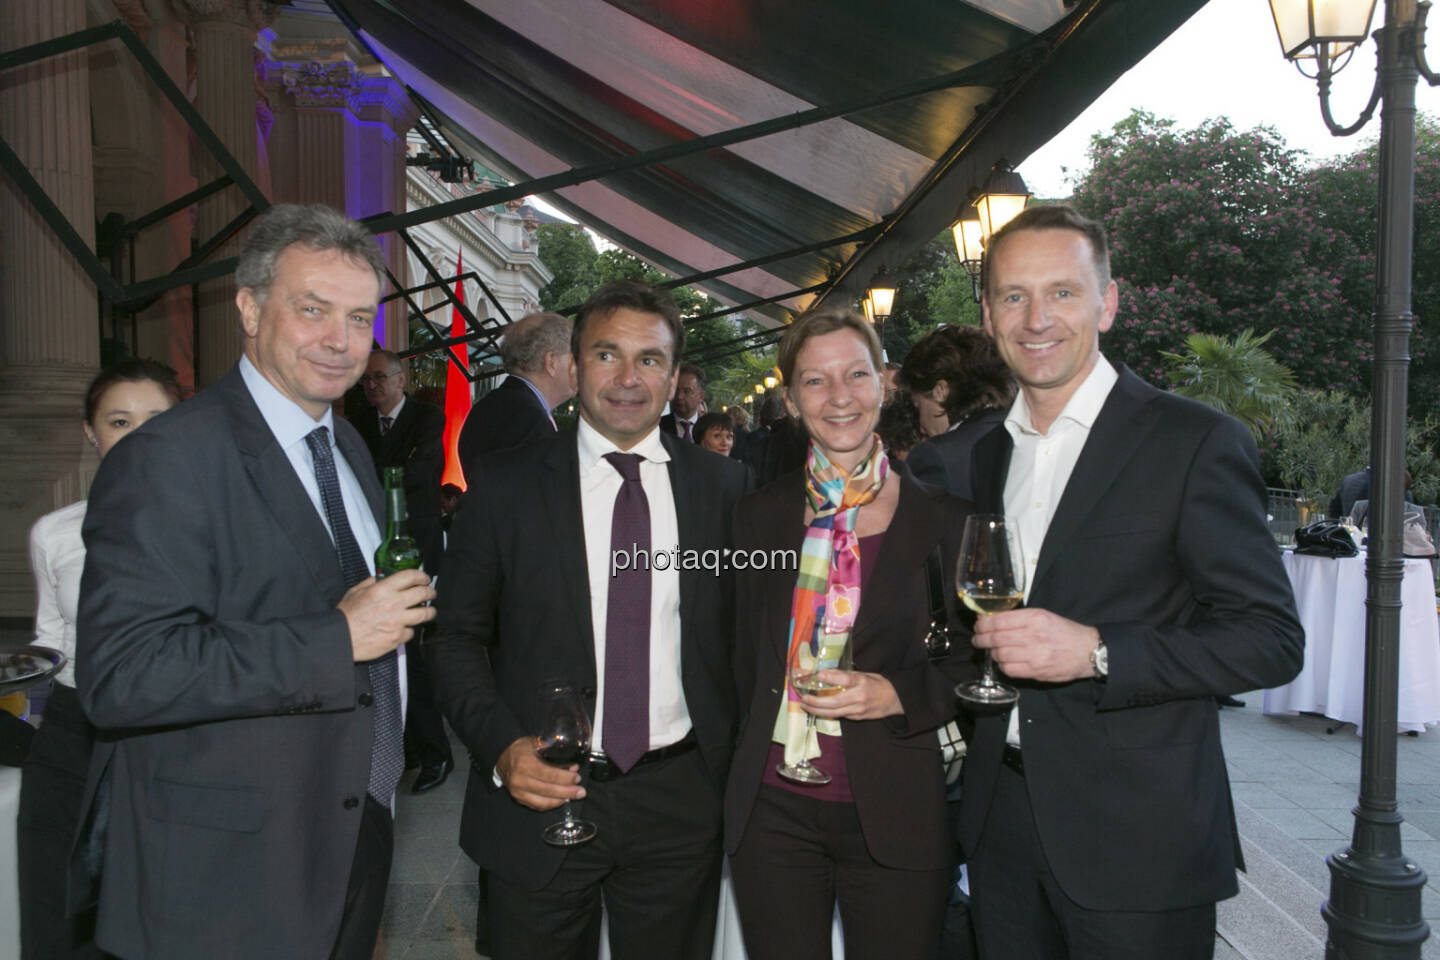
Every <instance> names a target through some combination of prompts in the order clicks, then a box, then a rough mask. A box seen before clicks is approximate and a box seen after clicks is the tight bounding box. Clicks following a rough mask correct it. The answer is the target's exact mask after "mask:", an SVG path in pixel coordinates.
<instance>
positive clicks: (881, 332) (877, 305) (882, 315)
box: [865, 264, 899, 359]
mask: <svg viewBox="0 0 1440 960" xmlns="http://www.w3.org/2000/svg"><path fill="white" fill-rule="evenodd" d="M898 289H899V285H898V284H896V283H895V278H894V277H892V276H890V271H889V270H886V269H885V267H884V265H883V264H882V265H881V267H880V269H879V270H877V271H875V276H873V277H871V278H870V286H868V287H866V288H865V299H866V300H868V301H870V309H871V311H872V313H873V316H871V318H870V319H871V322H873V323H874V324H875V335H876V336H877V337H879V338H880V356H881V358H882V359H885V358H886V354H885V321H886V320H888V319H889V318H890V311H891V310H892V309H893V308H894V306H895V292H896V291H897V290H898Z"/></svg>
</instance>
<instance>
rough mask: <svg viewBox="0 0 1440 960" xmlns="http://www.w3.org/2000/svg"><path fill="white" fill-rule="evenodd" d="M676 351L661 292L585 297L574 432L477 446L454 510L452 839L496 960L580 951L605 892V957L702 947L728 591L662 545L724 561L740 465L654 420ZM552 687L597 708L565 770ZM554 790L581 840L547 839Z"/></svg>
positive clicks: (720, 745) (445, 690) (673, 317)
mask: <svg viewBox="0 0 1440 960" xmlns="http://www.w3.org/2000/svg"><path fill="white" fill-rule="evenodd" d="M684 343H685V334H684V327H683V325H682V324H681V322H680V317H679V313H678V311H677V310H676V308H675V304H674V302H673V301H672V300H671V299H670V297H669V296H668V295H667V294H665V293H663V292H661V291H657V290H655V289H654V288H652V287H649V286H646V285H645V284H641V283H635V282H633V281H628V280H627V281H616V282H615V283H611V284H607V285H606V286H604V287H601V288H600V289H599V290H597V291H596V292H595V293H594V294H593V295H592V296H591V297H590V299H589V300H588V301H586V303H585V305H584V306H583V307H582V308H581V310H580V314H579V316H578V317H577V319H576V321H575V330H574V333H573V335H572V338H571V345H572V350H573V353H574V356H575V360H576V367H577V379H578V385H579V393H578V397H579V408H580V420H579V423H578V425H577V426H576V427H575V428H572V429H568V430H565V431H562V432H561V433H558V434H555V435H554V436H552V437H551V438H550V439H548V440H543V441H541V442H539V443H534V444H530V445H528V446H525V447H521V448H519V449H516V450H511V451H507V452H505V453H502V454H497V455H494V456H491V457H489V458H482V460H481V461H480V470H479V475H478V479H477V481H476V482H475V484H474V485H473V486H472V487H471V488H470V490H469V491H468V493H467V496H466V504H465V509H463V510H462V511H461V512H460V513H459V514H458V516H457V517H456V522H455V528H454V530H453V531H452V536H451V540H450V552H449V554H448V556H447V558H446V564H445V572H444V575H443V576H442V578H441V581H440V602H439V609H440V616H439V627H438V629H437V631H436V640H435V645H434V651H435V664H436V676H437V679H438V683H439V693H440V701H441V705H442V706H443V707H444V709H445V713H446V715H447V716H448V717H449V719H450V722H451V725H452V726H453V727H454V728H455V730H456V732H457V733H458V734H459V735H460V739H461V740H463V741H464V743H465V746H466V747H467V748H468V749H469V751H470V753H471V755H472V757H473V758H474V764H473V767H472V770H471V772H470V783H469V787H468V789H467V791H466V796H465V811H464V813H463V815H462V819H461V835H460V843H461V846H462V847H464V849H465V851H466V852H467V853H469V854H470V855H471V857H472V858H474V859H475V860H476V861H477V862H479V863H480V864H482V865H483V866H484V867H485V869H486V870H487V871H489V875H490V931H491V945H492V955H493V956H494V957H495V958H496V960H522V958H523V960H545V958H555V960H572V958H574V957H576V956H577V955H582V951H583V952H588V953H590V954H592V955H593V944H591V943H588V942H587V940H588V939H589V938H591V937H593V934H590V933H588V932H587V931H590V930H592V929H593V927H592V924H593V922H594V921H595V919H596V918H597V917H598V915H599V911H600V907H601V901H602V898H603V900H604V904H605V909H606V913H607V916H608V918H609V924H610V946H611V949H612V952H613V956H614V957H615V958H616V960H648V958H651V957H666V958H673V960H687V958H688V960H701V958H708V957H709V956H710V946H711V941H712V939H713V936H714V928H715V913H716V906H717V898H718V890H719V880H720V798H721V793H722V791H723V789H724V785H725V777H726V773H727V771H728V770H729V765H730V753H731V749H732V745H733V742H734V737H735V722H736V708H735V691H734V685H733V681H732V680H731V674H730V646H731V637H730V630H731V625H732V616H733V610H732V607H733V599H732V593H731V582H730V577H729V575H728V573H726V572H725V571H723V570H719V571H717V570H701V569H695V568H694V567H693V566H690V567H684V566H683V564H682V568H681V569H677V565H676V563H675V562H674V558H676V557H683V556H685V555H687V553H688V552H690V551H694V552H695V553H696V555H699V554H703V553H704V552H705V551H713V555H714V556H715V557H716V558H718V557H719V555H720V551H721V550H722V549H723V548H724V546H725V544H726V543H727V542H728V541H729V536H730V513H731V508H732V507H733V506H734V505H735V502H736V501H737V500H738V499H739V498H740V497H741V495H742V494H743V493H744V492H745V488H746V486H747V477H746V472H745V468H744V467H743V466H742V465H741V464H740V463H738V462H736V461H733V460H728V459H726V458H724V457H721V456H718V455H716V454H713V453H710V452H709V451H707V450H704V449H702V448H700V447H699V446H697V445H696V444H693V443H689V442H686V441H684V440H681V439H679V438H678V437H675V436H673V435H670V434H666V433H664V432H663V431H661V430H660V428H659V421H660V412H661V410H663V409H664V406H665V401H666V400H667V399H668V398H669V397H670V395H671V393H672V392H673V390H674V388H675V380H676V376H677V362H678V356H679V353H680V351H681V350H683V349H684ZM622 553H623V554H624V555H625V557H624V560H625V563H624V567H625V569H624V570H618V569H617V565H618V563H619V560H620V557H621V554H622ZM637 557H638V559H639V561H640V562H634V561H635V560H636V558H637ZM642 566H643V567H644V569H643V570H642V569H641V567H642ZM548 680H569V681H570V682H572V683H573V684H575V685H576V686H578V687H580V688H581V689H582V691H583V696H584V699H585V707H586V710H587V711H588V712H589V713H590V715H591V716H593V718H594V721H595V723H594V730H595V732H594V738H593V739H592V741H591V750H592V754H596V753H597V752H598V756H595V757H592V759H591V760H590V761H589V762H587V763H585V764H583V765H581V766H578V767H577V766H576V765H570V766H552V765H550V764H547V763H545V762H543V761H541V759H540V758H539V756H538V755H537V752H536V736H535V735H536V734H537V733H539V732H540V731H539V721H540V684H541V683H542V682H545V681H548ZM567 800H572V801H576V802H575V804H574V805H575V807H576V808H577V813H578V815H580V816H583V817H584V818H585V819H587V820H591V821H593V822H594V823H595V824H596V825H597V827H598V832H597V834H596V836H595V838H594V839H593V840H590V841H589V842H587V843H585V844H582V845H580V846H575V847H570V848H560V847H551V846H547V845H546V844H545V843H544V841H542V840H541V837H540V832H541V830H542V828H543V827H545V826H546V824H548V823H551V822H553V821H555V820H557V819H558V818H559V816H560V814H559V811H558V810H557V809H556V808H558V807H559V806H560V805H561V804H562V803H563V802H565V801H567Z"/></svg>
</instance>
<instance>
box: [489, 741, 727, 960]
mask: <svg viewBox="0 0 1440 960" xmlns="http://www.w3.org/2000/svg"><path fill="white" fill-rule="evenodd" d="M585 789H586V794H587V795H586V799H585V801H584V802H583V803H581V804H580V805H579V809H578V810H577V814H576V815H577V816H580V817H583V818H584V819H586V820H590V821H592V822H593V823H594V824H595V826H596V828H597V833H596V836H595V839H594V840H591V841H589V842H588V843H584V844H581V845H580V846H577V847H573V848H571V850H570V851H569V852H568V853H567V854H566V857H565V862H564V864H563V865H562V866H561V867H560V871H559V872H558V873H557V874H556V875H555V877H554V879H552V880H551V881H550V883H549V884H547V885H546V886H545V888H544V889H542V890H538V891H530V890H523V889H520V888H518V887H515V886H513V885H512V884H510V883H507V882H506V881H505V879H504V878H503V877H501V876H500V875H499V874H497V873H495V872H493V871H492V872H490V874H489V878H490V944H491V956H492V957H493V958H494V960H575V958H576V957H581V956H590V957H593V956H595V949H596V943H595V940H596V931H597V929H598V927H597V924H598V919H599V915H600V907H601V900H602V897H603V900H604V907H605V913H606V916H607V918H608V920H609V924H610V952H611V955H612V956H613V957H614V960H653V958H656V957H664V958H666V960H709V957H710V954H711V947H712V945H713V943H714V939H715V913H716V910H717V907H718V903H719V896H720V815H721V813H720V794H719V790H718V787H717V786H716V784H715V783H714V782H713V781H712V780H711V779H710V777H709V776H708V775H707V774H706V772H705V767H704V764H703V762H702V761H701V759H700V752H699V751H698V750H692V751H691V752H689V753H687V754H684V755H682V756H679V757H675V758H673V759H670V760H662V761H660V762H658V763H652V764H645V765H643V766H638V767H635V768H634V769H632V770H631V771H630V772H629V773H628V774H626V775H624V776H622V777H619V778H617V779H614V780H609V781H606V782H604V783H597V782H595V781H591V780H587V781H586V783H585ZM553 816H554V819H555V820H559V819H560V818H561V816H562V813H561V811H560V810H556V811H554V814H553Z"/></svg>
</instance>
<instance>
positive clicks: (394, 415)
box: [380, 392, 405, 420]
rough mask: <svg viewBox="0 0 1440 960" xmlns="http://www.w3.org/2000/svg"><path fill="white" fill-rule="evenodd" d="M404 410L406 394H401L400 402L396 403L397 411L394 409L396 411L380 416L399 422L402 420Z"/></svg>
mask: <svg viewBox="0 0 1440 960" xmlns="http://www.w3.org/2000/svg"><path fill="white" fill-rule="evenodd" d="M404 408H405V394H404V393H403V392H402V393H401V394H400V399H399V400H398V401H396V403H395V409H394V410H391V411H390V412H389V413H381V414H380V416H382V417H389V418H390V419H391V420H398V419H400V411H401V410H403V409H404Z"/></svg>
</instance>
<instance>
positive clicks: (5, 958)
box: [0, 767, 20, 960]
mask: <svg viewBox="0 0 1440 960" xmlns="http://www.w3.org/2000/svg"><path fill="white" fill-rule="evenodd" d="M19 815H20V768H19V767H0V960H19V958H20V875H19V872H18V870H17V867H16V863H17V861H18V859H19V857H18V854H17V852H16V850H15V820H16V818H17V817H19Z"/></svg>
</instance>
